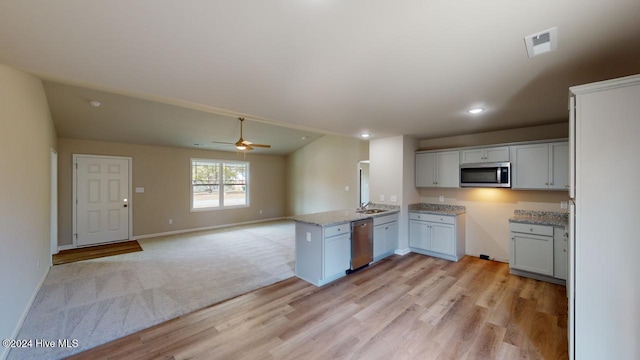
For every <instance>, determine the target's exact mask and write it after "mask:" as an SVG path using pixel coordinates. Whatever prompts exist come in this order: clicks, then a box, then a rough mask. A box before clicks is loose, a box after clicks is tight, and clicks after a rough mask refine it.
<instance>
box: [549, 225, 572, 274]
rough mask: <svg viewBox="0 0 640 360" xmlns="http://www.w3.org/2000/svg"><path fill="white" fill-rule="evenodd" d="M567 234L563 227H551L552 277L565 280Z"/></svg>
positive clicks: (567, 251) (567, 252)
mask: <svg viewBox="0 0 640 360" xmlns="http://www.w3.org/2000/svg"><path fill="white" fill-rule="evenodd" d="M568 246H569V234H567V232H566V231H565V229H562V228H559V227H554V228H553V277H555V278H558V279H562V280H567V273H568V267H567V263H568V260H569V248H568Z"/></svg>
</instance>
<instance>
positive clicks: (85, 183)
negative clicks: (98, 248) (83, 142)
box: [74, 155, 131, 246]
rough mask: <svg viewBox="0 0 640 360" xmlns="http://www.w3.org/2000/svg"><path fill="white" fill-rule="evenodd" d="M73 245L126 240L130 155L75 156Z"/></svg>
mask: <svg viewBox="0 0 640 360" xmlns="http://www.w3.org/2000/svg"><path fill="white" fill-rule="evenodd" d="M74 157H75V164H76V194H75V195H76V199H77V203H76V234H77V235H76V245H77V246H86V245H93V244H100V243H107V242H113V241H119V240H127V239H129V211H130V209H131V208H130V206H129V203H130V198H129V165H130V161H131V159H130V158H117V157H97V156H83V155H76V156H74Z"/></svg>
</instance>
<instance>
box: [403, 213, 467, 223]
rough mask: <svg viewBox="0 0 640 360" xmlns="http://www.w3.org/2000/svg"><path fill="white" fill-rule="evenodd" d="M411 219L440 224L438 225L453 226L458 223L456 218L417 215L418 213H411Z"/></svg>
mask: <svg viewBox="0 0 640 360" xmlns="http://www.w3.org/2000/svg"><path fill="white" fill-rule="evenodd" d="M409 219H411V220H420V221H430V222H438V223H443V224H451V225H454V224H455V223H456V217H455V216H449V215H435V214H424V213H416V212H412V213H409Z"/></svg>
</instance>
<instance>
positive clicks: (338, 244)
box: [295, 222, 351, 286]
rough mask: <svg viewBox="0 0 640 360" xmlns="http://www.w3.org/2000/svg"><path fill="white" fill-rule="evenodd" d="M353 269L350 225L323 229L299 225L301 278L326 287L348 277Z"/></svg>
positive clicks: (297, 265)
mask: <svg viewBox="0 0 640 360" xmlns="http://www.w3.org/2000/svg"><path fill="white" fill-rule="evenodd" d="M350 267H351V224H350V223H348V222H346V223H342V224H337V225H332V226H326V227H322V226H320V225H313V224H308V223H302V222H296V261H295V274H296V276H297V277H299V278H301V279H303V280H306V281H308V282H310V283H312V284H314V285H316V286H322V285H324V284H326V283H329V282H331V281H333V280H336V279H338V278H340V277H343V276H345V275H346V271H347V270H348V269H349V268H350Z"/></svg>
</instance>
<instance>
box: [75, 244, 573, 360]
mask: <svg viewBox="0 0 640 360" xmlns="http://www.w3.org/2000/svg"><path fill="white" fill-rule="evenodd" d="M99 358H113V359H120V358H126V359H157V358H161V359H554V360H555V359H566V358H568V356H567V298H566V296H565V288H564V287H563V286H559V285H554V284H550V283H546V282H541V281H537V280H532V279H527V278H522V277H518V276H514V275H510V274H509V268H508V265H507V264H503V263H497V262H492V261H485V260H480V259H477V258H474V257H469V256H467V257H464V258H463V259H462V260H461V261H460V262H457V263H453V262H449V261H446V260H441V259H436V258H431V257H428V256H423V255H418V254H409V255H405V256H402V257H400V256H393V257H390V258H388V259H385V260H382V261H380V262H379V263H377V264H374V265H372V266H370V267H369V268H367V269H364V270H361V271H358V272H356V273H354V274H351V275H349V276H347V277H345V278H342V279H340V280H338V281H336V282H333V283H331V284H328V285H325V286H323V287H321V288H317V287H315V286H313V285H310V284H308V283H306V282H304V281H302V280H299V279H297V278H291V279H288V280H285V281H282V282H280V283H277V284H274V285H272V286H268V287H265V288H262V289H258V290H256V291H253V292H250V293H247V294H245V295H241V296H239V297H236V298H234V299H231V300H228V301H225V302H222V303H219V304H217V305H213V306H211V307H208V308H205V309H202V310H199V311H195V312H193V313H190V314H187V315H184V316H181V317H179V318H176V319H173V320H171V321H168V322H166V323H163V324H160V325H157V326H154V327H152V328H149V329H145V330H143V331H140V332H138V333H134V334H131V335H129V336H127V337H124V338H122V339H119V340H116V341H113V342H111V343H108V344H105V345H102V346H99V347H97V348H94V349H91V350H89V351H86V352H84V353H81V354H78V355H76V356H75V357H73V359H99Z"/></svg>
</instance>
